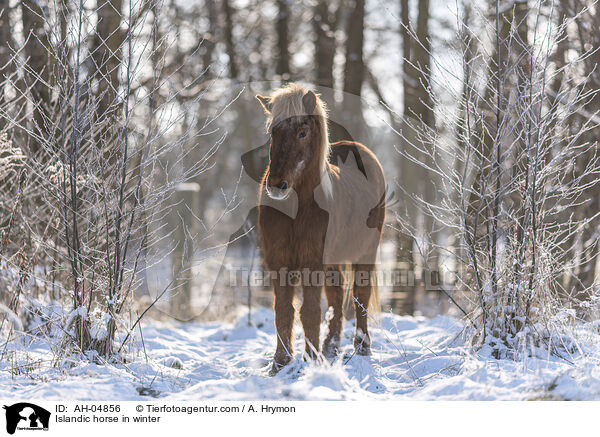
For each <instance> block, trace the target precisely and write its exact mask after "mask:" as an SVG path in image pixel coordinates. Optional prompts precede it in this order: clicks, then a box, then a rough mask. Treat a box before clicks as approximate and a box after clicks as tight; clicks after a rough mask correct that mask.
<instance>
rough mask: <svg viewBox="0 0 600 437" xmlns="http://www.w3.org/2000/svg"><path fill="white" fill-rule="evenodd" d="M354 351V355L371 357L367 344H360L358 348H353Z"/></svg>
mask: <svg viewBox="0 0 600 437" xmlns="http://www.w3.org/2000/svg"><path fill="white" fill-rule="evenodd" d="M354 350H355V351H356V355H361V356H363V357H370V356H371V346H369V345H368V344H360V345H358V346H354Z"/></svg>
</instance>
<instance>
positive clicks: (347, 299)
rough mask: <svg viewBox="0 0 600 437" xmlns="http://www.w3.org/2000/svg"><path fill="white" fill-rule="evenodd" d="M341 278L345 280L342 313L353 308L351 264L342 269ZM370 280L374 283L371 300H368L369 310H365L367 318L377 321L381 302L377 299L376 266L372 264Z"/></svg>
mask: <svg viewBox="0 0 600 437" xmlns="http://www.w3.org/2000/svg"><path fill="white" fill-rule="evenodd" d="M343 269H344V271H343V276H344V278H346V280H345V281H344V299H343V308H344V312H346V311H347V310H351V308H352V309H353V308H354V295H353V294H352V293H353V291H354V275H353V269H352V265H351V264H347V265H346V266H344V267H343ZM371 275H372V278H373V279H372V280H373V281H374V284H373V287H372V288H371V298H370V299H369V308H367V311H368V314H369V318H371V317H373V318H374V320H373V321H379V313H381V300H380V298H379V284H378V283H377V280H378V278H377V266H376V264H373V266H372V268H371Z"/></svg>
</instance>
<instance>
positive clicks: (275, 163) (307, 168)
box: [256, 87, 327, 200]
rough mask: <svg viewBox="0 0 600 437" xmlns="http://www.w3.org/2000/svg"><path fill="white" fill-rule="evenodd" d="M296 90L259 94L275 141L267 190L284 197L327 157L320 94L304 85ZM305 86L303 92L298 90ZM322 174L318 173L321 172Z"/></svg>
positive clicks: (266, 182)
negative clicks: (319, 105) (285, 92)
mask: <svg viewBox="0 0 600 437" xmlns="http://www.w3.org/2000/svg"><path fill="white" fill-rule="evenodd" d="M292 89H293V90H294V91H295V93H291V92H290V93H287V94H279V95H278V94H277V93H276V94H275V95H274V96H273V97H270V98H269V97H263V96H256V97H257V98H258V100H259V101H260V102H261V104H262V105H263V108H264V109H265V112H267V115H268V116H269V130H270V133H271V144H270V147H269V168H268V175H267V178H266V180H265V185H266V186H265V188H266V191H267V194H268V195H269V197H271V198H272V199H276V200H283V199H285V198H287V196H288V195H289V193H290V191H291V190H292V189H294V188H296V189H297V188H298V187H299V186H300V184H301V183H302V181H303V179H304V178H305V176H306V175H307V174H310V173H311V172H314V171H315V170H316V171H318V169H319V165H320V164H321V161H322V159H323V150H322V149H323V147H326V146H327V144H325V145H324V144H323V141H322V138H323V128H322V123H324V120H323V117H322V116H321V115H320V114H319V109H320V108H318V104H317V96H316V94H315V93H314V92H312V91H304V90H302V89H301V88H300V87H296V88H292ZM299 90H302V93H303V94H298V91H299ZM317 175H318V173H317Z"/></svg>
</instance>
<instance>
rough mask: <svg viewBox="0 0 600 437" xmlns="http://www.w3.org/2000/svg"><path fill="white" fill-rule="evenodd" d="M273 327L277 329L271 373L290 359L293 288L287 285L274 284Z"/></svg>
mask: <svg viewBox="0 0 600 437" xmlns="http://www.w3.org/2000/svg"><path fill="white" fill-rule="evenodd" d="M274 288H275V329H276V330H277V349H276V350H275V356H274V357H273V366H272V367H271V372H270V374H271V375H275V374H276V373H277V372H279V370H280V369H281V368H282V367H283V366H285V365H286V364H288V363H289V362H290V361H291V360H292V356H293V353H294V350H293V347H292V328H293V326H294V305H293V300H294V288H293V287H291V286H289V285H283V286H282V285H280V284H276V285H275V287H274Z"/></svg>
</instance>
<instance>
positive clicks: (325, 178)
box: [297, 165, 331, 206]
mask: <svg viewBox="0 0 600 437" xmlns="http://www.w3.org/2000/svg"><path fill="white" fill-rule="evenodd" d="M330 172H331V169H330V168H329V165H327V167H326V168H325V170H324V171H322V170H321V168H320V166H316V167H313V168H311V169H310V170H309V171H308V174H306V176H305V177H304V178H303V180H302V183H301V184H300V187H299V189H298V190H297V191H298V202H299V206H309V205H313V204H314V202H315V198H316V197H321V196H325V197H331V175H330ZM317 191H322V193H320V194H318V193H317Z"/></svg>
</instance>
